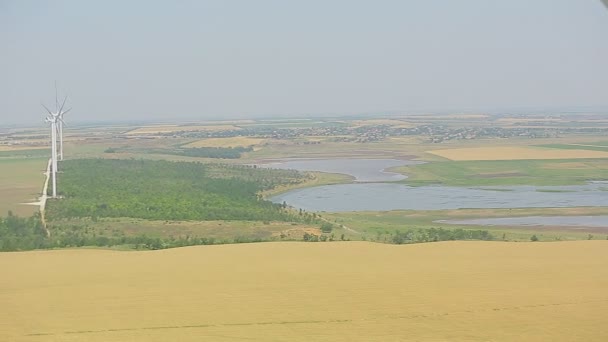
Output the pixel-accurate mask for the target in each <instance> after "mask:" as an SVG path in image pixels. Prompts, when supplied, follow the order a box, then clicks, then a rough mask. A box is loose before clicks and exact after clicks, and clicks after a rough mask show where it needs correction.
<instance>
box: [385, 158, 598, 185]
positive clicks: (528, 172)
mask: <svg viewBox="0 0 608 342" xmlns="http://www.w3.org/2000/svg"><path fill="white" fill-rule="evenodd" d="M607 170H608V159H582V160H580V159H579V160H500V161H436V162H432V163H427V164H421V165H412V166H404V167H397V168H392V169H391V171H395V172H399V173H403V174H405V175H408V176H409V178H408V179H407V180H405V181H404V183H407V184H410V185H426V184H443V185H452V186H492V185H496V186H498V185H577V184H585V183H586V182H588V181H590V180H608V172H607Z"/></svg>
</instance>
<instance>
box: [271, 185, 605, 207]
mask: <svg viewBox="0 0 608 342" xmlns="http://www.w3.org/2000/svg"><path fill="white" fill-rule="evenodd" d="M603 186H604V185H601V184H597V183H589V184H587V185H579V186H568V187H565V188H567V192H544V190H545V189H544V187H528V186H526V187H518V186H514V187H512V188H509V190H510V191H504V190H488V189H482V188H461V187H448V186H422V187H411V186H407V185H403V184H390V183H366V184H340V185H328V186H320V187H314V188H307V189H299V190H294V191H290V192H287V193H285V194H281V195H278V196H275V197H273V198H271V200H272V201H273V202H277V203H282V202H283V201H285V202H287V204H289V205H291V206H293V207H296V208H302V209H304V210H308V211H332V212H341V211H385V210H445V209H462V208H568V207H600V206H608V192H607V191H603V190H602V187H603ZM554 188H555V187H551V189H550V190H552V191H554V190H555V189H554Z"/></svg>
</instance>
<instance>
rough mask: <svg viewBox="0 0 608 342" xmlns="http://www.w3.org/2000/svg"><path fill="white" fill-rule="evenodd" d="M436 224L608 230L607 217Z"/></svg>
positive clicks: (502, 218)
mask: <svg viewBox="0 0 608 342" xmlns="http://www.w3.org/2000/svg"><path fill="white" fill-rule="evenodd" d="M438 222H441V223H448V224H459V225H474V226H557V227H576V226H582V227H599V228H608V216H528V217H501V218H485V219H472V220H442V221H438Z"/></svg>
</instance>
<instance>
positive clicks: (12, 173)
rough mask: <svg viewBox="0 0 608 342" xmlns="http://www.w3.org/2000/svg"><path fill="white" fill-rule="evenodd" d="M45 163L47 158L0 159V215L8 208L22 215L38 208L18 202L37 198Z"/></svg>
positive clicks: (42, 179)
mask: <svg viewBox="0 0 608 342" xmlns="http://www.w3.org/2000/svg"><path fill="white" fill-rule="evenodd" d="M46 164H47V159H14V160H0V216H5V215H6V213H7V212H8V211H9V210H11V211H12V212H13V213H15V214H18V215H22V216H28V215H31V214H33V213H34V212H36V211H37V210H38V207H36V206H30V205H23V204H20V203H28V202H35V201H37V200H38V197H39V196H40V192H41V191H42V185H43V184H44V174H43V173H44V170H45V169H46Z"/></svg>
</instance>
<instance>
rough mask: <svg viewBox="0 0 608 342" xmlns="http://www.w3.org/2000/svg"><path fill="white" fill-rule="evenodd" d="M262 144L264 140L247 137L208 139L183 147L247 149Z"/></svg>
mask: <svg viewBox="0 0 608 342" xmlns="http://www.w3.org/2000/svg"><path fill="white" fill-rule="evenodd" d="M262 142H264V139H260V138H249V137H230V138H209V139H202V140H198V141H195V142H191V143H189V144H187V145H184V146H183V147H249V146H255V145H259V144H261V143H262Z"/></svg>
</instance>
